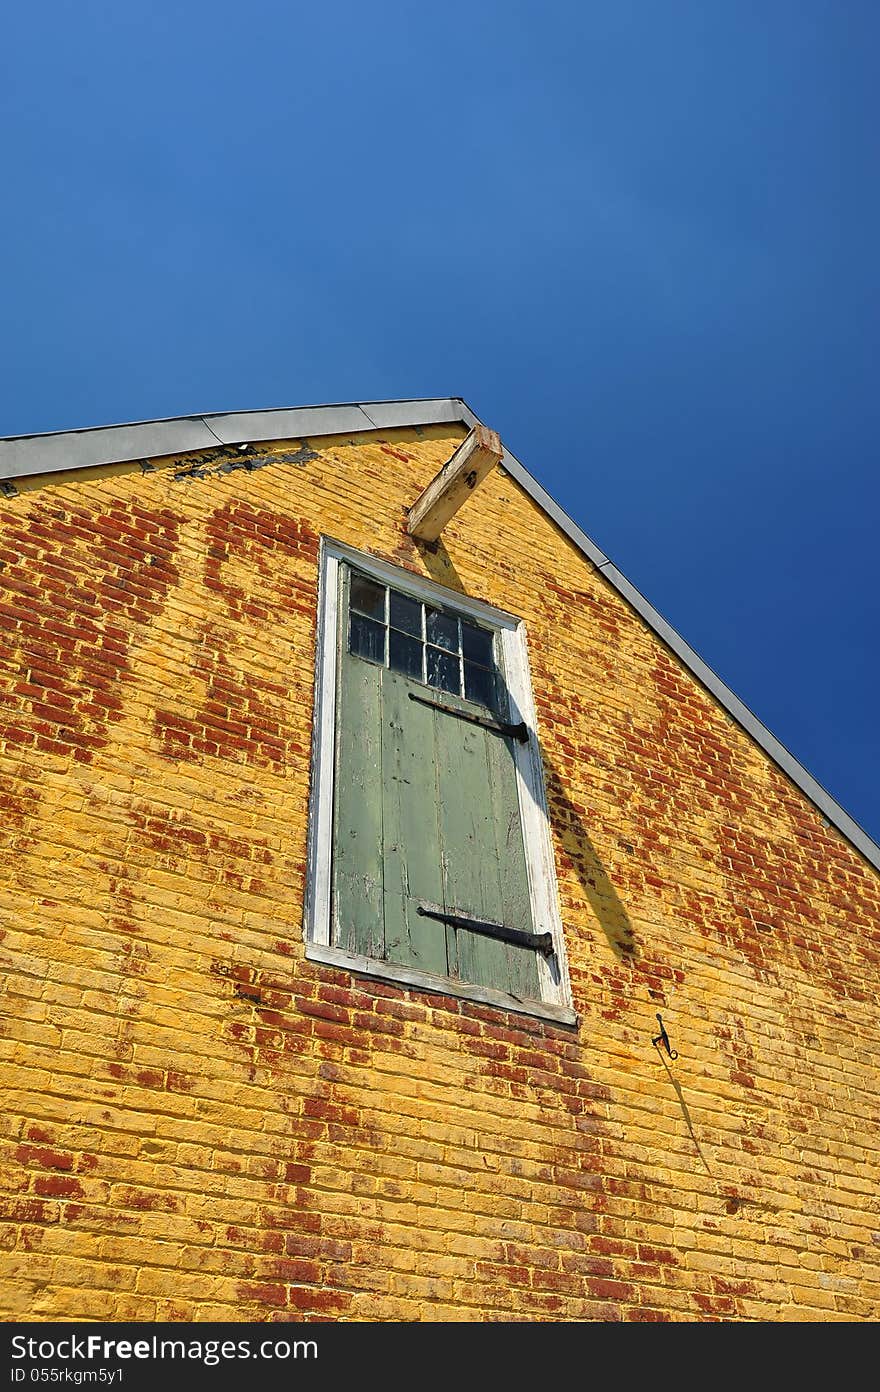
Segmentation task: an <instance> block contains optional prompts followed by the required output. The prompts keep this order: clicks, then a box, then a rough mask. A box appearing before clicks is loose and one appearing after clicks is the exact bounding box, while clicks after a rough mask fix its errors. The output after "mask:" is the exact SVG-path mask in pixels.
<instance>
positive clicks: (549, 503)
mask: <svg viewBox="0 0 880 1392" xmlns="http://www.w3.org/2000/svg"><path fill="white" fill-rule="evenodd" d="M447 424H462V425H466V426H468V427H471V428H472V427H473V426H475V425H482V424H483V422H482V421H481V420H480V419H479V417H478V416H477V415H475V413H474V412H473V411H472V410H471V409H470V407H469V406H468V405H467V403H466V402H465V401H464V400H463V399H462V398H461V397H457V396H450V397H423V398H409V399H402V400H398V401H393V400H392V401H368V402H345V403H340V404H336V405H327V406H297V407H288V408H277V409H273V408H268V409H265V410H259V411H226V412H219V413H217V412H215V413H209V414H204V415H196V416H169V417H166V418H165V419H161V420H154V421H135V422H131V423H129V424H125V425H110V426H89V427H85V428H84V429H82V430H65V431H56V432H50V433H47V434H41V435H16V436H8V437H6V438H3V439H0V481H7V482H14V480H15V479H16V478H27V477H34V476H36V475H40V474H52V473H61V472H67V471H68V470H73V469H86V468H95V467H98V466H101V465H105V464H122V463H127V462H129V461H131V460H138V459H147V458H155V457H157V456H161V455H174V454H185V453H188V452H190V451H193V450H202V449H215V448H216V447H217V445H238V444H243V443H244V442H245V441H249V442H250V441H256V440H272V439H300V438H303V437H305V438H314V437H315V436H318V435H344V434H348V433H352V434H357V433H361V432H364V431H368V430H392V429H397V428H405V427H407V426H410V427H412V426H423V425H447ZM501 463H502V465H503V467H504V468H505V469H507V471H508V473H509V474H510V475H511V476H512V477H513V478H514V479H515V480H516V481H517V483H519V484H520V485H521V487H522V488H524V489H525V491H526V492H527V493H528V494H529V496H530V497H531V498H532V499H533V500H534V501H535V502H536V503H537V504H538V506H539V507H540V508H542V510H543V511H544V512H545V513H546V514H547V515H548V516H549V517H550V518H551V519H552V521H553V522H555V523H556V525H557V526H558V527H559V528H560V530H561V531H562V532H564V534H565V535H566V536H567V537H568V539H569V540H570V541H571V542H572V543H573V544H574V545H575V546H576V547H577V548H578V550H579V551H581V552H582V553H583V554H584V555H585V556H586V557H587V558H588V559H589V560H590V561H592V562H593V564H594V565H595V566H596V567H597V568H598V569H599V570H600V572H601V573H602V575H604V577H605V579H606V580H607V581H608V583H609V584H610V585H611V586H612V587H613V588H614V589H615V590H617V592H618V593H619V594H620V595H622V597H623V598H624V599H625V600H626V601H627V603H628V604H629V605H630V606H631V607H632V608H633V609H634V610H635V611H636V613H637V614H639V616H640V617H641V618H642V619H644V621H645V623H646V624H647V625H648V627H649V628H651V629H652V630H653V632H654V633H656V634H657V636H658V637H659V638H660V639H661V640H662V642H664V643H665V644H666V646H667V647H668V648H670V649H671V650H672V652H674V653H675V655H676V657H678V658H679V660H680V661H681V662H682V663H683V664H684V666H685V667H686V668H687V669H688V670H689V671H690V672H691V674H692V675H693V676H694V677H695V678H696V679H697V681H698V682H700V684H701V685H702V686H704V687H705V688H706V690H707V691H709V692H710V694H711V695H712V696H714V697H715V699H716V700H717V701H718V702H719V704H720V705H721V706H722V707H723V708H724V709H725V710H726V711H727V713H728V714H729V715H731V716H732V717H733V719H734V720H735V721H736V722H737V724H738V725H740V726H741V727H742V728H743V729H744V730H745V731H746V733H747V734H748V735H750V736H751V738H752V739H753V740H754V741H755V742H756V744H758V745H759V746H760V747H761V748H762V749H763V750H764V752H765V753H766V754H768V755H769V756H770V758H771V759H772V760H773V762H774V763H775V764H776V765H777V766H778V767H779V768H780V769H781V770H782V772H783V773H784V774H786V775H787V777H788V778H790V779H791V781H792V782H793V783H794V784H795V786H796V787H798V788H800V790H801V792H803V793H804V794H806V796H807V797H808V798H809V799H810V801H811V802H812V803H813V804H814V806H815V807H817V808H818V809H819V811H820V812H821V813H822V815H823V816H824V817H825V818H826V819H827V820H828V821H829V822H830V823H831V824H832V825H833V826H835V827H836V828H837V829H838V831H840V832H842V834H843V835H844V836H845V837H846V838H847V840H848V841H850V842H851V844H852V845H853V846H854V847H855V848H856V850H858V851H860V852H861V854H862V855H863V856H864V857H865V859H866V860H868V861H869V862H870V863H871V864H872V865H873V866H874V867H875V869H877V870H880V846H878V845H877V843H876V842H875V841H874V840H872V838H871V837H870V836H869V835H868V833H867V832H866V831H865V830H864V828H862V827H861V826H859V824H858V822H856V821H855V820H854V818H852V817H851V816H850V815H849V813H848V812H846V811H845V810H844V809H843V808H842V807H841V806H840V804H839V803H837V802H836V801H835V800H834V798H833V797H832V796H831V794H830V793H829V792H828V791H827V790H826V789H825V788H823V787H822V785H821V783H819V782H818V781H817V780H816V779H815V778H814V777H813V775H812V774H811V773H809V772H808V770H807V769H805V768H804V767H803V765H802V764H801V763H799V762H798V760H797V759H796V758H795V756H794V755H793V754H792V753H791V752H790V750H788V749H786V747H785V745H784V744H782V743H781V742H780V741H779V740H778V739H777V738H776V736H775V735H773V734H772V733H771V732H770V730H768V729H767V727H766V726H765V725H763V724H762V723H761V721H760V720H759V719H758V717H757V716H756V715H754V713H753V712H752V711H751V710H749V708H748V706H746V705H745V704H744V702H742V701H741V700H740V699H739V697H738V696H737V695H735V693H734V692H733V691H731V690H730V688H729V687H728V686H727V685H726V684H725V683H724V682H723V681H722V680H721V678H720V677H719V676H718V674H717V673H716V672H714V671H713V670H712V668H711V667H709V666H708V665H707V663H705V662H704V661H703V660H702V658H701V657H699V656H698V654H697V653H695V652H694V650H693V648H691V646H690V644H688V643H686V642H685V640H684V639H683V638H682V637H681V635H680V634H679V633H678V632H677V631H676V630H675V629H674V628H673V627H672V625H671V624H669V623H667V621H666V619H664V618H663V616H662V614H660V613H659V612H658V611H657V610H656V609H655V608H654V607H653V605H652V604H649V602H648V601H647V600H646V599H645V597H644V595H642V594H641V593H640V592H639V591H638V590H637V589H636V588H635V586H634V585H632V584H630V582H629V581H628V580H627V578H626V576H625V575H623V574H622V573H621V571H619V570H618V569H617V567H616V566H615V565H614V564H613V563H612V562H611V561H610V560H609V558H608V557H607V556H606V555H605V553H604V552H603V551H601V550H600V548H599V547H598V546H597V545H596V543H595V542H594V541H592V539H591V538H590V537H588V536H587V534H586V532H583V531H582V530H581V528H580V527H578V525H577V523H575V522H573V521H572V519H571V518H570V517H569V516H568V514H567V513H566V512H564V511H563V509H562V508H561V507H560V506H559V504H558V503H557V502H555V501H554V499H553V498H551V496H550V494H549V493H547V491H546V490H545V489H544V488H542V487H541V485H540V484H539V483H538V481H537V479H535V478H534V477H533V476H532V475H531V474H530V473H529V471H528V469H526V468H525V466H524V465H523V464H521V463H520V462H519V460H518V459H517V458H516V457H515V456H514V455H512V454H511V453H510V452H509V451H508V450H505V451H504V454H503V457H502V460H501Z"/></svg>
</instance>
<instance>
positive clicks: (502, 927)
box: [417, 904, 555, 957]
mask: <svg viewBox="0 0 880 1392" xmlns="http://www.w3.org/2000/svg"><path fill="white" fill-rule="evenodd" d="M417 912H418V913H420V914H421V916H422V917H423V918H438V919H439V920H440V922H441V923H450V924H452V926H453V928H469V929H470V930H471V932H472V933H482V934H483V935H484V936H485V937H487V938H497V939H498V941H499V942H507V943H513V945H514V946H515V947H530V948H531V949H532V950H533V951H534V952H542V953H543V954H544V956H545V957H549V956H551V955H552V954H553V952H554V951H555V948H554V946H553V934H552V933H527V932H525V931H524V930H523V929H522V928H508V926H507V924H506V923H491V922H487V921H486V920H485V919H482V918H468V917H467V916H466V915H465V914H460V913H451V912H449V911H447V910H446V909H442V908H441V907H440V905H439V904H419V907H418V910H417Z"/></svg>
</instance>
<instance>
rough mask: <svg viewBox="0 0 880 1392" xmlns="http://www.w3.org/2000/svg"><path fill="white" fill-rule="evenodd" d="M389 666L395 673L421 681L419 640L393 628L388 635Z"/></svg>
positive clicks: (420, 648) (420, 647)
mask: <svg viewBox="0 0 880 1392" xmlns="http://www.w3.org/2000/svg"><path fill="white" fill-rule="evenodd" d="M392 598H393V596H392ZM388 666H389V667H391V668H393V670H394V671H395V672H403V674H404V676H406V677H416V678H417V680H418V681H421V680H422V645H421V643H420V642H419V640H418V638H409V637H408V636H407V635H406V634H405V633H396V632H395V631H394V629H393V628H392V629H391V630H390V631H389V634H388Z"/></svg>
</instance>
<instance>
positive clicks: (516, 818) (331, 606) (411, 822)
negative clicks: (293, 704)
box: [306, 541, 575, 1023]
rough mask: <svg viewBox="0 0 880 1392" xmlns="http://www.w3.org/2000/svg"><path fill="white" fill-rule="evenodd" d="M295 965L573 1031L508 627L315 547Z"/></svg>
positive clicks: (522, 669)
mask: <svg viewBox="0 0 880 1392" xmlns="http://www.w3.org/2000/svg"><path fill="white" fill-rule="evenodd" d="M318 646H319V652H318V675H317V694H316V718H315V747H314V770H313V781H312V804H311V822H310V864H309V892H308V895H307V905H306V940H307V954H308V956H309V957H311V958H313V959H317V960H320V961H325V962H330V963H333V964H334V965H339V966H348V967H349V968H351V969H352V970H355V971H360V972H366V973H368V974H371V975H379V976H383V977H385V978H387V979H391V980H398V981H401V982H404V983H406V984H409V985H412V986H424V987H428V988H430V989H432V990H435V991H436V990H440V991H445V992H452V993H454V994H458V995H464V996H469V997H472V998H475V999H478V1000H484V1001H489V1002H493V1003H496V1004H499V1005H504V1006H507V1007H514V1008H517V1009H520V1010H525V1011H526V1012H527V1013H531V1014H538V1015H546V1016H549V1017H551V1018H556V1019H560V1020H563V1021H564V1022H566V1023H573V1022H574V1020H575V1016H574V1015H573V1013H572V1011H571V1010H570V1009H569V1008H568V986H567V977H566V968H565V962H564V957H563V944H562V933H561V927H560V924H559V917H558V906H557V896H556V884H555V875H554V870H553V861H552V849H551V846H550V838H549V831H548V825H547V816H546V807H545V800H544V790H543V780H542V775H541V768H540V760H539V755H538V748H537V742H536V738H535V733H534V725H535V721H534V711H533V705H532V700H531V690H530V687H529V682H528V671H527V664H526V656H525V639H524V633H523V626H522V624H521V623H519V621H518V620H516V619H515V618H513V617H512V616H510V615H508V614H504V613H502V612H501V611H499V610H496V609H493V608H491V607H490V606H489V605H486V604H483V603H481V602H480V601H478V600H474V599H471V598H470V597H465V596H461V595H458V594H454V593H452V592H450V591H447V590H444V589H442V588H441V587H440V586H437V585H434V584H433V583H432V582H430V581H426V580H422V579H420V578H419V577H417V576H413V575H411V574H409V573H408V572H406V571H401V570H398V569H397V568H395V567H393V566H390V565H386V564H385V563H384V562H380V561H377V560H375V559H374V558H373V557H366V556H362V555H359V554H358V553H356V552H353V551H350V550H349V549H348V548H347V547H344V546H341V545H339V544H337V543H331V542H327V541H325V542H324V543H323V544H322V574H321V601H320V615H319V644H318Z"/></svg>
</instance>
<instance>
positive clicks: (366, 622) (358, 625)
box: [348, 614, 385, 665]
mask: <svg viewBox="0 0 880 1392" xmlns="http://www.w3.org/2000/svg"><path fill="white" fill-rule="evenodd" d="M348 651H349V652H350V653H354V655H355V657H365V658H366V659H367V661H368V662H381V663H382V664H383V665H384V662H385V630H384V628H383V627H382V625H381V624H377V623H373V620H372V619H364V618H362V617H361V615H360V614H352V615H351V620H350V626H349V632H348Z"/></svg>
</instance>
